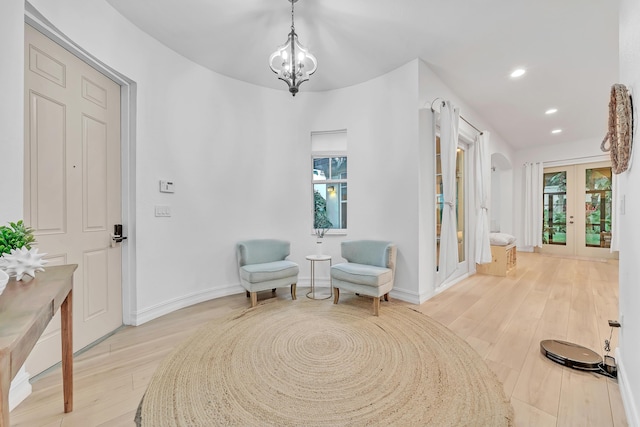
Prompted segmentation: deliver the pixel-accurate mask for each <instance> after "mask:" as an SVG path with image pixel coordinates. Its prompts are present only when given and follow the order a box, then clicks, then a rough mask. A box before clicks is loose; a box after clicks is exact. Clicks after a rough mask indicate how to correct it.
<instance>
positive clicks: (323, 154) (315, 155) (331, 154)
mask: <svg viewBox="0 0 640 427" xmlns="http://www.w3.org/2000/svg"><path fill="white" fill-rule="evenodd" d="M336 157H344V158H345V159H346V161H347V178H340V179H335V178H334V179H331V174H329V178H326V179H322V180H316V179H314V174H313V172H314V170H315V169H314V160H316V159H325V158H328V159H331V158H336ZM310 163H311V234H312V235H315V234H316V229H315V228H313V222H314V215H315V212H314V209H315V206H314V199H313V194H314V191H315V185H316V184H326V185H327V186H328V185H335V186H336V187H338V186H340V185H341V184H346V185H347V200H346V201H344V202H343V201H342V200H339V201H338V203H339V204H340V205H342V204H345V205H347V206H348V205H349V198H348V188H349V182H348V181H349V178H348V176H349V172H348V169H349V155H348V154H347V152H346V151H315V152H312V153H311V160H310ZM329 165H331V160H329ZM329 167H331V166H329ZM340 209H341V211H342V206H341V207H340ZM348 217H349V210H348V208H347V218H348ZM341 222H342V221H341ZM348 224H349V221H348V219H347V228H329V229H328V230H327V232H326V233H325V236H328V235H334V236H335V235H342V236H343V235H346V234H347V230H348Z"/></svg>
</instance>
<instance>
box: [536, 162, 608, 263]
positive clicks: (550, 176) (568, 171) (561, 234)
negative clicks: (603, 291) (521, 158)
mask: <svg viewBox="0 0 640 427" xmlns="http://www.w3.org/2000/svg"><path fill="white" fill-rule="evenodd" d="M611 177H612V175H611V164H610V163H609V162H598V163H586V164H579V165H568V166H559V167H552V168H545V169H544V191H543V198H544V201H543V206H544V218H543V224H544V231H543V233H544V234H543V243H544V244H543V247H542V249H541V250H540V252H542V253H549V254H555V255H567V256H584V257H596V258H615V257H616V256H617V254H616V253H613V254H612V253H611V252H610V249H609V248H610V247H611V220H612V212H611V203H612V200H611V194H612V193H611V184H612V179H611Z"/></svg>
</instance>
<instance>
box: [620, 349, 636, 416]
mask: <svg viewBox="0 0 640 427" xmlns="http://www.w3.org/2000/svg"><path fill="white" fill-rule="evenodd" d="M616 360H617V364H618V385H619V387H620V394H621V395H622V406H624V412H625V415H626V416H627V424H628V425H630V426H640V414H638V408H637V407H636V404H635V400H634V396H633V392H632V391H631V387H630V386H629V379H628V377H627V371H626V369H625V365H624V358H623V356H622V353H621V352H620V348H616Z"/></svg>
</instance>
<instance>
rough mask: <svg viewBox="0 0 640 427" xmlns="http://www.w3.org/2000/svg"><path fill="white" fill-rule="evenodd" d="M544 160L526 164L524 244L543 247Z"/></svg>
mask: <svg viewBox="0 0 640 427" xmlns="http://www.w3.org/2000/svg"><path fill="white" fill-rule="evenodd" d="M543 179H544V167H543V165H542V162H539V163H525V165H524V181H525V187H524V245H525V246H539V247H542V222H543V221H542V216H543V207H542V197H543V196H542V190H543V182H542V180H543Z"/></svg>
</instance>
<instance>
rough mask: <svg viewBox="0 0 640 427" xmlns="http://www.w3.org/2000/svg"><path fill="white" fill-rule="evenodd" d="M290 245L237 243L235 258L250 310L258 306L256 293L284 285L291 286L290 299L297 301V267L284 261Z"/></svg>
mask: <svg viewBox="0 0 640 427" xmlns="http://www.w3.org/2000/svg"><path fill="white" fill-rule="evenodd" d="M289 253H290V244H289V242H287V241H284V240H275V239H257V240H245V241H243V242H238V244H237V245H236V255H237V261H238V270H239V273H240V284H241V285H242V287H244V288H245V289H246V291H247V296H248V297H249V296H250V297H251V307H255V306H256V304H257V303H258V294H257V293H258V292H260V291H266V290H268V289H271V290H272V291H273V292H275V290H276V288H280V287H283V286H290V287H291V299H294V300H295V299H296V283H297V282H298V271H299V269H298V264H296V263H295V262H292V261H289V260H286V259H285V258H286V257H287V256H289Z"/></svg>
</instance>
